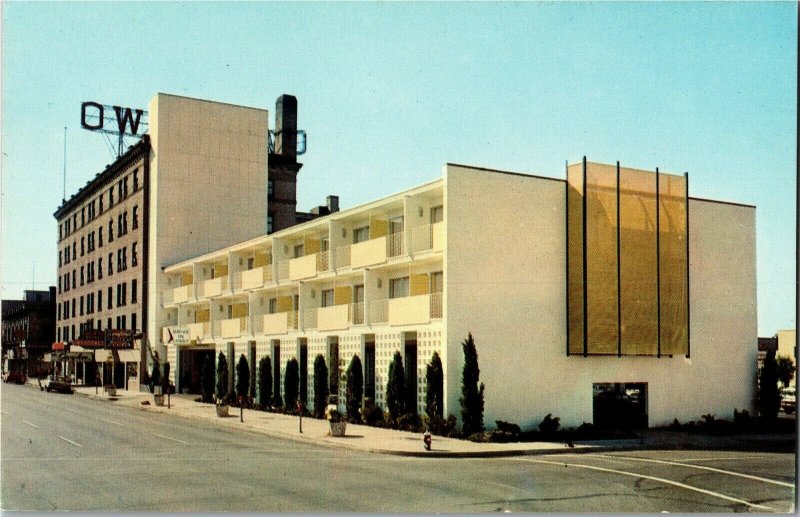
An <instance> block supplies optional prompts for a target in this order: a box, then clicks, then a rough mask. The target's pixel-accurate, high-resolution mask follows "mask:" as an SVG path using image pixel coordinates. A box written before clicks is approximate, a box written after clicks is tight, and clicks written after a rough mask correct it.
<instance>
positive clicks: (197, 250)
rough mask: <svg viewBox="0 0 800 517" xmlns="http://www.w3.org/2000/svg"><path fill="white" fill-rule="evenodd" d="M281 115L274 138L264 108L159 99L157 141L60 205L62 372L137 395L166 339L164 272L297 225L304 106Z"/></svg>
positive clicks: (154, 123)
mask: <svg viewBox="0 0 800 517" xmlns="http://www.w3.org/2000/svg"><path fill="white" fill-rule="evenodd" d="M276 108H277V109H276V111H277V114H276V118H277V121H276V130H275V132H274V133H275V137H274V142H271V141H270V140H271V139H270V132H269V127H268V112H267V111H266V110H264V109H259V108H251V107H245V106H236V105H231V104H225V103H220V102H212V101H207V100H201V99H192V98H187V97H181V96H177V95H170V94H163V93H159V94H157V95H156V96H155V97H153V99H152V100H151V101H150V105H149V112H148V118H149V134H147V135H145V136H144V137H143V138H142V139H141V141H139V142H138V143H137V144H136V145H134V146H132V147H130V148H129V149H128V151H127V152H126V153H125V154H123V155H122V156H120V157H119V158H118V159H117V160H115V161H114V162H113V163H112V164H110V165H109V166H107V167H106V169H105V170H103V171H102V172H101V173H99V174H97V175H96V176H95V177H94V178H93V179H92V180H90V181H89V182H87V184H86V185H85V186H84V187H83V188H81V189H80V190H79V191H78V192H76V193H75V194H74V195H73V196H71V197H70V198H69V199H67V200H64V202H63V204H62V205H61V206H60V207H59V208H58V210H56V212H55V214H54V216H55V218H56V220H57V221H58V286H57V292H58V294H57V320H58V321H57V328H56V330H55V332H54V334H53V336H52V337H51V341H52V340H53V338H54V339H55V343H53V344H52V348H53V351H54V352H55V353H56V355H57V356H59V357H61V358H65V359H67V361H66V363H65V366H64V372H63V373H64V374H68V375H70V376H72V377H73V379H74V380H75V381H76V382H87V383H93V382H94V379H95V374H96V373H97V374H99V375H101V378H102V382H103V383H105V384H115V385H116V386H117V387H127V388H128V389H137V388H138V387H139V385H140V379H142V377H143V376H144V374H145V372H146V371H147V370H148V366H147V365H148V363H149V362H152V358H153V354H152V350H151V349H152V347H153V345H155V344H156V343H158V342H159V341H160V336H159V335H157V334H158V332H157V331H156V329H159V330H160V328H161V326H162V322H161V321H160V319H159V312H158V311H157V310H156V307H157V306H160V304H161V301H160V293H161V291H162V290H163V287H164V286H163V282H164V275H163V273H162V272H161V266H162V265H163V264H169V263H173V262H176V261H180V260H184V259H186V258H188V257H192V256H196V255H198V254H203V253H206V252H209V251H212V250H215V249H218V248H220V247H224V246H228V245H231V244H234V243H236V242H240V241H242V240H246V239H249V238H253V237H256V236H259V235H263V234H264V233H271V232H273V231H277V230H280V229H283V228H286V227H289V226H292V225H294V224H295V221H296V216H295V205H296V176H297V173H298V171H299V170H300V168H301V166H302V164H300V163H298V162H297V153H296V145H297V100H296V99H295V98H294V97H292V96H290V95H283V96H281V97H280V98H279V99H278V101H277V105H276ZM234 223H235V224H234ZM218 273H219V271H218ZM98 365H99V366H98ZM173 366H174V365H173Z"/></svg>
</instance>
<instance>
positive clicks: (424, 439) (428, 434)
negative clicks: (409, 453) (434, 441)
mask: <svg viewBox="0 0 800 517" xmlns="http://www.w3.org/2000/svg"><path fill="white" fill-rule="evenodd" d="M422 442H423V443H424V444H425V450H426V451H429V450H431V432H430V431H425V434H423V435H422Z"/></svg>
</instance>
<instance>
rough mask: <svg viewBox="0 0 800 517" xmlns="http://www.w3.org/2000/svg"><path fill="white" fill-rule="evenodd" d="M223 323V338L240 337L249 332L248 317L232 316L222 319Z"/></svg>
mask: <svg viewBox="0 0 800 517" xmlns="http://www.w3.org/2000/svg"><path fill="white" fill-rule="evenodd" d="M221 323H222V328H221V331H222V337H223V338H232V337H239V336H241V335H242V334H243V333H246V332H247V318H231V319H228V320H222V322H221Z"/></svg>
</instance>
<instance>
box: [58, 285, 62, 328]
mask: <svg viewBox="0 0 800 517" xmlns="http://www.w3.org/2000/svg"><path fill="white" fill-rule="evenodd" d="M58 294H61V277H58ZM58 313H59V314H61V309H59V311H58ZM58 319H61V316H59V317H58Z"/></svg>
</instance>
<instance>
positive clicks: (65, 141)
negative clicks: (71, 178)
mask: <svg viewBox="0 0 800 517" xmlns="http://www.w3.org/2000/svg"><path fill="white" fill-rule="evenodd" d="M66 200H67V126H64V193H63V194H62V196H61V202H62V203H64V202H65V201H66Z"/></svg>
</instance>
